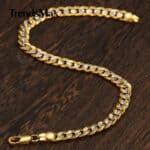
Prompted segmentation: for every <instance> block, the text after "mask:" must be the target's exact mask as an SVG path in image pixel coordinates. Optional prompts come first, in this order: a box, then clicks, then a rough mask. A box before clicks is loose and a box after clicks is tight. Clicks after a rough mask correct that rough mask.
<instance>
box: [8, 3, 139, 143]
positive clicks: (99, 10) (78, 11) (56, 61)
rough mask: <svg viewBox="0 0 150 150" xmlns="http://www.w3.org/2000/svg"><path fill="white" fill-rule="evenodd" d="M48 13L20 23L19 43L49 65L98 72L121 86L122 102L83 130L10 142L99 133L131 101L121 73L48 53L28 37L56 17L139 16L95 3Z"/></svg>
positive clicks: (135, 18) (22, 137)
mask: <svg viewBox="0 0 150 150" xmlns="http://www.w3.org/2000/svg"><path fill="white" fill-rule="evenodd" d="M48 14H49V15H48V16H46V15H44V16H39V15H35V16H33V17H30V18H29V19H28V20H25V21H24V22H23V24H21V26H20V29H19V34H18V43H19V45H20V48H21V49H22V50H23V51H24V52H25V53H27V54H30V55H31V56H32V57H34V58H36V59H37V60H39V61H42V62H44V63H46V64H50V65H54V66H59V67H61V68H68V69H72V70H76V71H84V72H88V73H92V74H96V75H98V76H100V77H103V78H104V79H106V80H109V81H111V82H112V83H114V84H115V85H116V86H117V87H119V89H120V97H119V102H118V103H117V104H116V106H115V108H113V110H112V112H111V113H109V114H108V116H106V117H105V118H104V120H102V121H99V122H97V123H95V124H92V125H89V126H86V127H83V128H80V129H74V130H68V131H60V132H47V133H40V134H33V135H18V136H12V137H9V139H8V142H9V143H10V144H11V145H16V144H29V143H36V142H42V141H52V142H57V141H63V140H69V139H76V138H79V137H84V136H88V135H93V134H95V133H97V132H101V131H102V130H104V129H107V128H109V127H110V126H112V125H114V124H115V123H116V121H117V120H119V118H120V117H121V116H122V114H123V113H124V112H125V110H126V109H127V108H128V105H129V102H130V97H131V84H130V83H129V82H128V81H127V80H125V79H123V78H122V77H121V76H119V75H117V74H115V73H114V72H112V71H110V70H108V69H107V68H105V67H101V66H97V65H92V64H86V63H83V62H80V61H75V60H71V59H68V58H63V57H60V56H55V55H53V54H50V53H47V52H45V51H43V50H41V49H39V48H37V47H36V46H34V45H32V44H30V42H29V36H30V30H31V29H32V28H34V27H35V26H37V25H39V24H40V23H41V22H43V21H45V20H47V19H51V18H53V17H64V16H97V17H106V18H113V19H117V20H121V21H125V22H135V23H136V22H138V21H139V17H138V16H136V15H134V14H132V13H130V12H127V11H124V10H118V9H111V8H104V7H95V6H67V7H57V8H49V9H48Z"/></svg>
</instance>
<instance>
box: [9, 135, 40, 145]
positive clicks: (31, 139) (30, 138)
mask: <svg viewBox="0 0 150 150" xmlns="http://www.w3.org/2000/svg"><path fill="white" fill-rule="evenodd" d="M38 141H39V136H38V135H23V136H22V135H21V136H20V135H18V136H11V137H9V139H8V142H9V144H11V145H18V144H29V143H35V142H38Z"/></svg>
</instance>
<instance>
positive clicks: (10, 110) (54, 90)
mask: <svg viewBox="0 0 150 150" xmlns="http://www.w3.org/2000/svg"><path fill="white" fill-rule="evenodd" d="M60 5H63V6H66V5H96V6H104V7H112V8H119V9H125V10H128V11H131V12H134V13H136V14H137V15H138V16H140V18H141V20H140V22H139V23H138V24H129V23H124V22H119V21H114V20H111V19H105V18H96V17H92V18H90V17H83V18H82V17H78V18H76V17H69V18H57V19H52V20H48V21H46V22H44V23H42V24H41V25H40V26H38V27H37V28H35V29H33V31H32V36H31V37H32V38H31V42H32V43H34V45H37V46H38V47H40V48H42V49H45V50H46V51H48V52H51V53H53V54H57V55H60V56H64V57H68V58H72V59H75V60H80V61H83V62H87V63H92V64H96V65H100V66H105V67H107V68H109V69H110V70H112V71H114V72H116V73H118V74H119V75H121V76H123V77H124V78H125V79H127V80H128V81H129V82H131V83H132V85H133V94H132V101H131V104H130V107H129V109H128V110H127V112H126V113H125V115H124V116H123V117H122V118H121V120H120V121H119V122H118V123H117V124H116V125H115V126H113V127H112V128H110V129H108V130H106V131H104V132H102V133H99V134H96V135H94V136H91V137H87V138H81V139H78V140H71V141H65V142H59V143H42V144H31V145H23V146H17V147H11V146H9V145H8V143H7V138H8V137H9V136H11V135H16V134H19V133H21V134H31V133H38V132H43V131H44V132H46V131H59V130H66V129H72V128H79V127H82V126H84V125H87V124H92V123H95V122H97V121H99V120H101V119H103V118H104V117H105V116H106V115H107V114H108V113H109V112H110V111H111V110H112V108H113V106H114V105H115V104H116V102H117V101H118V95H119V91H118V89H117V88H116V87H115V86H114V85H113V84H111V83H109V82H107V81H105V80H103V79H102V78H99V77H97V76H95V75H92V74H88V73H83V72H76V71H70V70H67V69H61V68H57V67H54V66H50V65H46V64H43V63H41V62H39V61H36V60H35V59H33V58H32V57H30V56H28V55H26V54H24V53H23V52H22V51H21V50H20V49H19V47H18V45H17V29H18V26H19V25H20V23H22V21H23V20H24V19H25V18H24V17H14V16H13V17H12V16H11V11H10V9H15V10H16V11H21V10H24V11H25V10H26V11H29V10H31V9H32V8H33V9H35V8H48V7H51V6H60ZM149 8H150V1H149V0H143V1H141V0H128V1H119V0H110V1H107V0H93V1H92V0H86V1H82V0H76V1H72V0H55V1H48V0H47V1H40V0H36V1H35V0H22V1H20V0H13V1H11V0H3V1H0V51H1V53H0V70H1V72H0V79H1V80H0V93H1V94H0V149H1V150H11V149H13V150H41V149H43V150H148V149H150V134H149V132H150V126H149V124H150V119H149V115H150V107H149V106H150V91H149V89H150V30H149V29H150V19H149V17H150V13H149Z"/></svg>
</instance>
